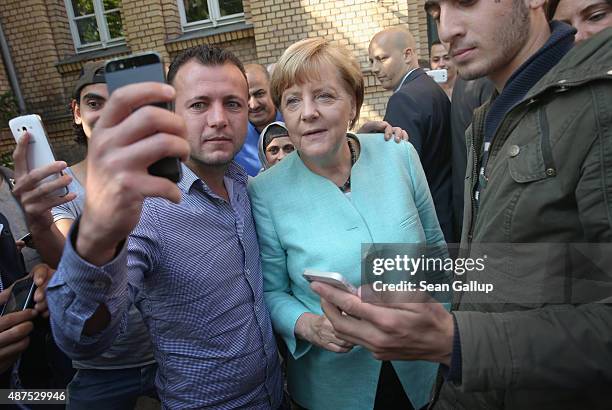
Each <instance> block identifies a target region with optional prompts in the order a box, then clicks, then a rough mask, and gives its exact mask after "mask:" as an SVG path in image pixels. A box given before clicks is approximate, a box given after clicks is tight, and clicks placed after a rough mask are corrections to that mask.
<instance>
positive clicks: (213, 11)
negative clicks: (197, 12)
mask: <svg viewBox="0 0 612 410" xmlns="http://www.w3.org/2000/svg"><path fill="white" fill-rule="evenodd" d="M219 1H221V0H207V3H208V14H209V16H210V18H209V19H207V20H199V21H192V22H189V23H188V22H187V13H186V12H185V4H184V3H183V0H177V4H178V9H179V14H180V16H181V26H182V27H183V31H193V30H199V29H202V28H210V27H218V26H225V25H228V24H233V23H238V22H241V21H244V12H243V13H236V14H230V15H229V16H221V9H220V8H219ZM243 8H244V3H243Z"/></svg>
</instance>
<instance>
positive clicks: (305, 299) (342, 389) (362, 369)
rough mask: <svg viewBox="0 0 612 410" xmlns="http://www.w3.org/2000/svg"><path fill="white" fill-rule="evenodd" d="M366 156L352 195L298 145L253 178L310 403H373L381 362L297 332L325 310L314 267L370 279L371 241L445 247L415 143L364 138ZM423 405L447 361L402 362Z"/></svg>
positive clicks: (279, 312) (287, 331)
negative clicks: (308, 275)
mask: <svg viewBox="0 0 612 410" xmlns="http://www.w3.org/2000/svg"><path fill="white" fill-rule="evenodd" d="M358 139H359V142H360V144H361V154H360V155H359V158H358V160H357V162H356V163H355V164H354V166H353V169H352V172H351V193H350V197H347V196H346V195H345V194H343V193H342V192H341V191H340V190H339V189H338V187H336V186H335V185H334V183H332V182H331V181H330V180H328V179H326V178H324V177H321V176H319V175H317V174H315V173H313V172H311V171H310V170H309V169H308V168H306V166H305V165H304V163H303V162H302V161H301V159H300V157H299V155H297V152H293V153H291V154H290V155H288V156H287V157H285V158H284V159H283V160H282V161H281V162H280V163H278V164H277V165H275V166H273V167H272V168H270V169H268V170H266V171H264V172H262V173H261V174H259V175H258V176H257V177H256V178H254V179H252V180H251V181H250V183H249V193H250V196H251V205H252V209H253V216H254V218H255V223H256V226H257V233H258V236H259V244H260V252H261V261H262V272H263V277H264V292H265V293H264V295H265V300H266V303H267V305H268V308H269V310H270V314H271V316H272V323H273V325H274V329H275V331H276V332H277V333H279V334H280V335H281V336H282V338H283V339H284V341H285V342H286V344H287V347H288V350H289V353H290V355H289V358H288V363H287V366H288V370H287V371H288V384H289V391H290V393H291V395H292V398H293V399H294V400H295V401H296V402H297V403H299V404H300V405H301V406H303V407H306V408H308V409H310V410H318V409H350V410H354V409H372V407H373V405H374V398H375V395H376V386H377V382H378V376H379V373H380V367H381V362H380V361H378V360H375V359H374V358H373V357H372V354H371V353H370V352H369V351H367V350H366V349H365V348H363V347H361V346H356V347H354V348H353V349H352V350H351V351H350V352H348V353H333V352H330V351H327V350H324V349H320V348H318V347H316V346H313V345H311V344H310V343H308V342H306V341H304V340H302V339H297V338H296V336H295V334H294V327H295V323H296V321H297V320H298V318H299V317H300V315H302V314H303V313H305V312H312V313H315V314H319V315H320V314H322V310H321V306H320V300H319V296H318V295H317V294H315V293H314V292H313V291H312V290H310V287H309V284H308V282H307V281H306V280H305V279H304V278H303V277H302V273H303V272H304V270H305V269H315V270H319V271H331V272H339V273H341V274H342V275H344V277H346V278H347V279H348V280H349V281H350V282H351V283H353V284H354V285H355V286H356V287H357V286H359V285H360V282H361V265H360V263H361V244H362V243H425V242H426V243H428V244H444V237H443V235H442V231H441V230H440V226H439V224H438V219H437V217H436V211H435V209H434V205H433V202H432V199H431V195H430V193H429V188H428V185H427V180H426V179H425V174H424V172H423V168H422V167H421V163H420V161H419V157H418V154H417V152H416V151H415V149H414V148H413V147H412V145H411V144H410V143H407V142H401V143H400V144H396V143H395V142H385V141H384V139H383V136H382V135H375V136H372V135H368V136H358ZM392 364H393V367H394V368H395V371H396V373H397V374H398V377H399V379H400V380H401V382H402V385H403V386H404V390H405V391H406V393H407V395H408V397H409V398H410V400H411V401H412V404H413V406H414V407H415V408H416V409H419V408H421V407H422V406H424V405H425V404H426V403H427V401H428V398H429V394H430V392H431V389H432V386H433V383H434V379H435V375H436V371H437V368H438V366H437V364H434V363H429V362H422V361H412V362H408V361H404V362H402V361H397V362H392Z"/></svg>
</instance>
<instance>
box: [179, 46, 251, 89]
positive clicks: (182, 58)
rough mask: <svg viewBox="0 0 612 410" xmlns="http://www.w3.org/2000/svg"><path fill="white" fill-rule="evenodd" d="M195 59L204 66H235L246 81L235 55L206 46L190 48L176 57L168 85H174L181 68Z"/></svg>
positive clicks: (242, 67) (241, 66)
mask: <svg viewBox="0 0 612 410" xmlns="http://www.w3.org/2000/svg"><path fill="white" fill-rule="evenodd" d="M194 59H195V60H197V61H198V62H199V63H201V64H202V65H204V66H219V65H223V64H233V65H235V66H236V67H238V69H239V70H240V72H241V73H242V75H243V76H244V80H245V81H246V74H245V72H244V66H243V65H242V62H241V61H240V60H239V59H238V57H236V55H235V54H234V53H232V52H231V51H229V50H225V49H223V48H221V47H217V46H211V45H208V44H204V45H201V46H196V47H191V48H188V49H187V50H184V51H182V52H181V53H180V54H178V55H177V56H176V57H174V60H172V64H170V68H169V69H168V84H172V83H173V82H174V78H175V77H176V73H177V72H178V70H179V68H181V67H182V66H183V65H184V64H185V63H187V62H189V61H191V60H194Z"/></svg>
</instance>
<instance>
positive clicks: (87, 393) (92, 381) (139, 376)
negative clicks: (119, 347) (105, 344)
mask: <svg viewBox="0 0 612 410" xmlns="http://www.w3.org/2000/svg"><path fill="white" fill-rule="evenodd" d="M156 372H157V364H155V363H154V364H150V365H147V366H143V367H134V368H131V369H116V370H94V369H79V370H77V372H76V374H75V376H74V378H73V379H72V381H71V382H70V384H68V404H67V405H66V409H68V410H98V409H99V410H108V409H113V410H132V409H133V408H134V406H135V405H136V401H137V400H138V397H139V396H149V397H157V393H156V390H155V384H154V382H155V373H156Z"/></svg>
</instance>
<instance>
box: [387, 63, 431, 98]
mask: <svg viewBox="0 0 612 410" xmlns="http://www.w3.org/2000/svg"><path fill="white" fill-rule="evenodd" d="M421 75H425V71H423V69H422V68H419V67H417V68H413V69H412V70H411V71H408V72H407V73H406V75H405V76H404V78H402V81H400V83H399V85H398V86H397V88H396V89H395V91H393V92H394V93H396V92H398V91H399V90H400V89H401V88H402V87H403V86H405V85H406V84H408V83H409V82H410V81H412V80H414V79H415V78H418V77H420V76H421Z"/></svg>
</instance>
